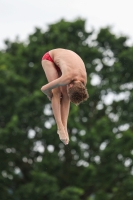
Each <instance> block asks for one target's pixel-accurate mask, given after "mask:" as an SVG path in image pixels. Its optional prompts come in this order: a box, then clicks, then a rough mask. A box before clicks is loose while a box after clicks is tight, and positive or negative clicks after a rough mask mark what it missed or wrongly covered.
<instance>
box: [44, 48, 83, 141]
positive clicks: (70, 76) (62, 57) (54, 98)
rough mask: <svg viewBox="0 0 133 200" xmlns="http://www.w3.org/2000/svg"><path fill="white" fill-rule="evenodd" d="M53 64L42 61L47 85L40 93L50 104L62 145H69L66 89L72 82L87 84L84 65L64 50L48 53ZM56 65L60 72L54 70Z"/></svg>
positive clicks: (75, 56)
mask: <svg viewBox="0 0 133 200" xmlns="http://www.w3.org/2000/svg"><path fill="white" fill-rule="evenodd" d="M49 54H50V56H51V58H52V59H53V61H54V63H53V62H51V61H48V60H42V67H43V69H44V72H45V74H46V77H47V80H48V82H49V83H48V84H46V85H44V86H42V88H41V91H42V92H43V93H44V94H45V95H47V97H48V98H49V100H51V102H52V109H53V114H54V117H55V121H56V123H57V129H58V130H57V133H58V134H59V138H60V140H61V141H62V142H63V143H64V144H68V143H69V135H68V131H67V120H68V114H69V108H70V100H69V96H68V93H67V89H68V88H69V87H72V81H80V82H82V83H83V84H84V85H86V83H87V75H86V69H85V65H84V63H83V61H82V59H81V58H80V57H79V56H78V55H77V54H76V53H74V52H73V51H70V50H66V49H53V50H51V51H49ZM55 65H57V66H58V67H59V68H60V70H61V72H58V71H57V69H56V66H55Z"/></svg>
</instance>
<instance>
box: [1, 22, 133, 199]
mask: <svg viewBox="0 0 133 200" xmlns="http://www.w3.org/2000/svg"><path fill="white" fill-rule="evenodd" d="M93 34H94V31H91V32H88V31H86V28H85V20H83V19H77V20H75V21H73V22H68V21H65V20H60V21H59V22H57V23H56V24H50V25H49V26H48V27H47V30H45V31H43V30H41V29H40V28H36V29H35V31H34V33H33V34H31V35H29V37H28V39H27V42H26V43H25V42H20V41H18V40H16V41H13V42H11V41H9V40H6V41H5V44H6V47H5V49H4V50H1V51H0V75H1V77H0V88H1V89H0V161H1V165H0V170H1V175H0V180H1V181H0V182H1V185H0V194H1V199H2V200H4V199H6V200H7V199H20V200H21V199H22V200H24V199H33V200H34V199H38V198H39V200H41V199H47V200H56V199H61V200H62V199H66V200H67V199H70V200H71V199H72V200H73V199H84V200H92V199H93V200H104V199H106V200H113V199H121V200H125V199H127V198H128V199H129V200H130V199H132V198H133V193H132V188H133V177H132V176H133V164H132V159H133V149H132V140H133V134H132V132H133V125H132V116H133V112H132V110H133V109H132V98H133V92H132V88H133V82H132V63H133V57H132V55H133V47H132V46H128V45H127V44H126V41H127V39H128V38H127V37H125V36H117V35H115V34H113V33H112V31H111V29H110V28H108V27H107V28H103V29H100V30H99V33H98V34H97V37H96V39H93ZM58 47H62V48H68V49H71V50H73V51H75V52H76V53H78V54H79V55H80V56H81V58H82V59H83V60H84V62H85V65H86V69H87V74H88V83H87V88H88V92H89V94H90V98H89V100H88V101H87V102H85V103H83V104H81V105H80V106H78V107H76V106H75V105H73V104H71V108H70V115H69V121H68V130H69V134H70V144H69V145H68V146H64V145H63V144H62V143H61V142H60V141H59V138H58V135H57V134H56V124H55V121H54V118H53V115H52V110H51V106H50V103H49V101H48V99H47V98H46V97H45V96H44V95H43V94H42V93H41V91H40V88H41V86H42V85H44V84H45V83H46V77H45V75H44V74H43V69H42V67H41V64H40V61H41V56H43V54H44V53H45V52H46V51H48V50H49V49H53V48H58ZM75 67H76V66H75ZM96 80H97V81H96ZM111 97H113V100H112V101H110V98H111ZM107 100H108V101H107Z"/></svg>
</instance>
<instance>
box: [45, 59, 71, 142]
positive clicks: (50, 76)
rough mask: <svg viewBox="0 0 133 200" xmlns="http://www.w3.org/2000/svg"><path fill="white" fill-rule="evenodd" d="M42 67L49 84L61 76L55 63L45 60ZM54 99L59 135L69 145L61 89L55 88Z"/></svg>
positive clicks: (53, 104) (53, 105)
mask: <svg viewBox="0 0 133 200" xmlns="http://www.w3.org/2000/svg"><path fill="white" fill-rule="evenodd" d="M42 66H43V69H44V72H45V74H46V77H47V80H48V82H50V81H53V80H55V79H57V78H58V77H59V74H58V72H57V70H56V68H55V66H54V63H52V62H50V61H47V60H43V61H42ZM52 93H53V97H52V109H53V114H54V117H55V121H56V123H57V128H58V134H59V137H60V139H61V140H62V141H63V142H64V143H65V144H67V143H68V142H67V136H66V133H65V130H64V126H63V123H62V120H61V107H60V106H61V104H60V96H61V92H60V88H55V89H53V90H52Z"/></svg>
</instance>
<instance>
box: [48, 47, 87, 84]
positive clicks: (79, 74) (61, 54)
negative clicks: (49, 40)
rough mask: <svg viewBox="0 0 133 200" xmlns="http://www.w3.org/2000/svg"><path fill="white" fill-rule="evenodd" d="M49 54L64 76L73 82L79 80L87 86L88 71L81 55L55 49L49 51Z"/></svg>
mask: <svg viewBox="0 0 133 200" xmlns="http://www.w3.org/2000/svg"><path fill="white" fill-rule="evenodd" d="M49 54H50V56H51V57H52V59H53V61H54V63H55V64H56V65H57V66H58V67H59V68H60V70H61V72H62V76H69V77H70V79H71V80H75V81H76V80H78V81H81V82H82V83H84V85H86V82H87V74H86V69H85V65H84V62H83V60H82V59H81V58H80V56H79V55H77V54H76V53H75V52H73V51H71V50H66V49H53V50H51V51H49Z"/></svg>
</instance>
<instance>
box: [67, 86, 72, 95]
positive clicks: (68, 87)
mask: <svg viewBox="0 0 133 200" xmlns="http://www.w3.org/2000/svg"><path fill="white" fill-rule="evenodd" d="M72 86H73V83H69V84H68V85H67V93H68V94H69V89H70V88H71V87H72Z"/></svg>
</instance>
